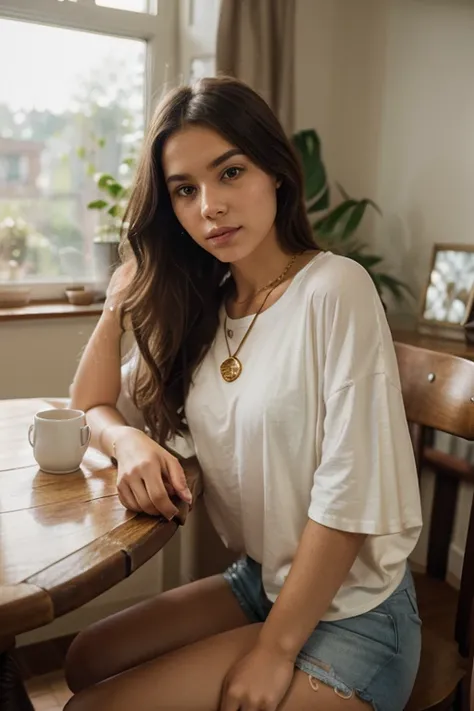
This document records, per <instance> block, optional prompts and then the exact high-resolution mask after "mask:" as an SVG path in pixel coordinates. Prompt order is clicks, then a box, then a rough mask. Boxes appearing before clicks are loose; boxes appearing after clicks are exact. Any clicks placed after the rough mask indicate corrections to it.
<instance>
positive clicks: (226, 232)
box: [207, 227, 240, 247]
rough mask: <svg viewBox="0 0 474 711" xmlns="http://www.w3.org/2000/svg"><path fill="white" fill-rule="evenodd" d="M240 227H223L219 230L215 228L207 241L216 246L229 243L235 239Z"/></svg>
mask: <svg viewBox="0 0 474 711" xmlns="http://www.w3.org/2000/svg"><path fill="white" fill-rule="evenodd" d="M239 230H240V227H221V228H219V229H218V230H214V231H213V232H211V233H210V235H209V236H208V237H207V241H208V242H210V243H211V244H212V245H213V246H214V247H220V246H224V245H227V244H228V243H229V242H231V241H232V240H233V239H234V236H235V235H236V234H237V233H238V231H239Z"/></svg>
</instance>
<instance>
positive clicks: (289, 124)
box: [216, 0, 295, 135]
mask: <svg viewBox="0 0 474 711" xmlns="http://www.w3.org/2000/svg"><path fill="white" fill-rule="evenodd" d="M294 35H295V0H222V4H221V12H220V18H219V28H218V34H217V56H216V65H217V72H218V73H221V74H229V75H231V76H234V77H237V78H238V79H242V80H243V81H245V82H246V83H247V84H249V85H250V86H251V87H252V88H253V89H255V90H256V91H257V92H258V93H259V94H260V95H261V96H263V98H264V99H265V101H267V103H268V104H269V105H270V106H271V108H272V109H273V110H274V112H275V113H276V115H277V116H278V118H279V119H280V121H281V123H282V125H283V128H284V129H285V131H286V132H287V134H288V135H290V134H291V133H292V131H293V119H294V75H293V74H294V52H295V37H294Z"/></svg>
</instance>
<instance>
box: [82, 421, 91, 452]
mask: <svg viewBox="0 0 474 711" xmlns="http://www.w3.org/2000/svg"><path fill="white" fill-rule="evenodd" d="M90 441H91V428H90V427H89V425H84V427H81V445H82V446H83V447H87V446H88V445H89V442H90Z"/></svg>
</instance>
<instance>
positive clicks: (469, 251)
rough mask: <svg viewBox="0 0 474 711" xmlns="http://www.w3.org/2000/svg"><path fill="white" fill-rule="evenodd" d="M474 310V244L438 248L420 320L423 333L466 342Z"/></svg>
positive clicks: (423, 295) (422, 302)
mask: <svg viewBox="0 0 474 711" xmlns="http://www.w3.org/2000/svg"><path fill="white" fill-rule="evenodd" d="M473 310H474V244H449V243H447V244H445V243H443V244H435V245H434V246H433V251H432V255H431V262H430V270H429V273H428V277H427V280H426V286H425V289H424V290H423V294H422V297H421V303H420V311H419V317H418V330H419V331H420V332H422V333H426V334H432V335H436V336H440V335H442V336H444V337H447V338H454V339H460V340H462V339H464V337H465V333H464V326H465V324H466V323H467V322H468V321H469V319H470V318H471V317H472V313H473Z"/></svg>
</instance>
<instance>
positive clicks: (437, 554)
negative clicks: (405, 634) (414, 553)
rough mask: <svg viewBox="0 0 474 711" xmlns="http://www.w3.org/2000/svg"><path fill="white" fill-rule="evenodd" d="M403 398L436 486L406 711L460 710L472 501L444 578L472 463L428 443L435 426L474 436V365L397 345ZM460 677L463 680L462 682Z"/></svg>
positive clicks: (473, 590)
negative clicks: (457, 568)
mask: <svg viewBox="0 0 474 711" xmlns="http://www.w3.org/2000/svg"><path fill="white" fill-rule="evenodd" d="M395 347H396V353H397V359H398V365H399V370H400V377H401V383H402V392H403V399H404V403H405V409H406V413H407V419H408V422H409V424H410V429H411V434H412V440H413V445H414V449H415V456H416V460H417V466H418V471H419V473H420V472H421V470H422V469H423V468H424V467H429V469H430V470H432V471H433V472H434V474H435V491H434V500H433V508H432V516H431V524H430V529H429V544H428V558H427V565H426V572H425V573H423V574H419V573H415V574H414V577H415V585H416V589H417V594H418V603H419V608H420V616H421V618H422V621H423V649H422V656H421V664H420V669H419V672H418V677H417V680H416V683H415V688H414V690H413V693H412V696H411V699H410V701H409V703H408V705H407V707H406V711H424V710H425V709H432V710H433V711H434V710H436V711H445V710H446V711H447V709H450V708H451V707H452V705H453V703H454V704H455V708H459V709H461V703H463V704H464V708H467V707H466V706H465V704H466V699H465V698H464V699H462V689H463V688H465V687H466V684H465V682H466V679H465V677H466V673H467V668H468V663H467V659H468V657H469V652H470V649H469V639H470V633H469V621H470V614H471V608H472V602H473V596H474V506H473V507H471V512H470V521H469V528H468V536H467V542H466V549H465V556H464V562H463V568H462V578H461V586H460V590H459V593H458V591H456V590H455V589H454V588H453V587H452V586H450V585H448V583H447V582H446V580H445V578H446V573H447V566H448V553H449V546H450V542H451V536H452V533H453V525H454V517H455V512H456V502H457V495H458V489H459V485H460V483H461V482H462V481H467V482H472V483H474V467H472V466H471V465H469V464H468V463H467V462H465V461H464V460H462V459H460V458H457V457H454V456H452V455H449V454H445V453H443V452H441V451H438V450H436V449H434V448H433V437H432V434H433V431H434V430H441V431H443V432H447V433H449V434H451V435H456V436H457V437H463V438H464V439H467V440H474V362H470V361H468V360H464V359H462V358H458V357H455V356H451V355H449V354H445V353H438V352H433V351H429V350H425V349H422V348H417V347H414V346H408V345H405V344H400V343H396V344H395ZM463 680H464V684H463V683H462V682H463Z"/></svg>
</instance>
